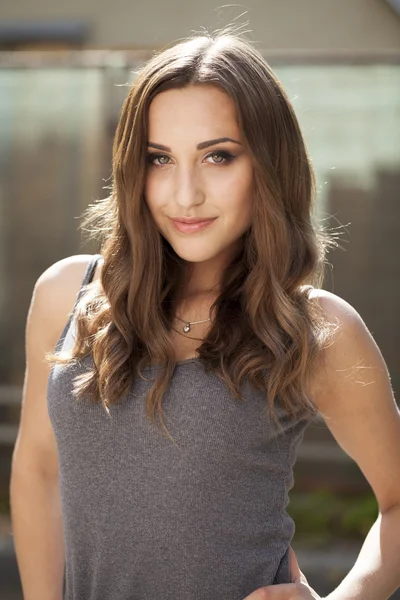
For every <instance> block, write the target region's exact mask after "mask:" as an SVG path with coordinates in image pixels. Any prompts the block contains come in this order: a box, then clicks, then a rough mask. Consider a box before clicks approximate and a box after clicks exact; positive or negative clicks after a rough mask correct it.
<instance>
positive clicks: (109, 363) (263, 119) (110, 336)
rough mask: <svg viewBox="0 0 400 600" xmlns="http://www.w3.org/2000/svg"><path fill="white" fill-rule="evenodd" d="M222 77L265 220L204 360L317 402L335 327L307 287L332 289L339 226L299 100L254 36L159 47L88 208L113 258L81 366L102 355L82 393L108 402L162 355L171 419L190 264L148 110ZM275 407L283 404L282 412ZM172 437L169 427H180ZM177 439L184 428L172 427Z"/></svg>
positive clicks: (158, 401)
mask: <svg viewBox="0 0 400 600" xmlns="http://www.w3.org/2000/svg"><path fill="white" fill-rule="evenodd" d="M203 84H206V85H210V84H211V85H213V86H216V87H218V88H219V89H220V90H222V91H223V92H225V93H226V94H228V96H230V98H231V99H232V100H233V102H234V104H235V107H236V111H237V119H238V122H239V126H240V129H241V132H242V136H243V141H244V145H245V147H247V150H248V151H249V153H250V156H251V158H252V161H253V166H254V184H255V185H254V218H253V221H252V224H251V227H250V228H249V230H248V231H246V233H245V234H244V235H243V239H242V244H241V248H240V251H239V252H238V254H237V255H236V256H235V258H234V259H233V260H232V263H231V264H230V265H229V267H228V268H227V269H226V270H225V271H224V273H223V276H222V282H221V290H222V291H221V293H220V295H219V296H218V298H217V299H216V300H215V302H214V304H213V306H212V309H213V310H215V313H214V314H215V320H214V322H213V324H212V326H211V327H210V329H209V331H208V334H207V336H206V337H205V339H204V340H203V341H202V344H201V345H200V346H199V348H198V351H197V353H198V356H199V360H200V361H201V363H202V364H203V366H204V367H205V369H206V370H211V371H213V372H214V373H216V374H217V375H218V376H219V377H220V378H222V379H223V381H225V383H226V385H227V386H228V388H229V390H230V391H231V393H232V395H233V397H234V398H236V399H241V394H240V391H239V387H240V385H241V383H242V382H243V380H244V378H245V377H247V378H248V380H249V382H250V383H251V384H252V385H254V386H255V387H256V388H258V389H261V390H265V393H266V399H268V401H266V410H267V413H268V412H269V411H268V409H270V408H272V409H273V408H274V406H275V403H276V402H277V401H278V399H279V402H280V403H281V405H282V406H283V407H284V408H285V409H286V410H287V412H288V413H289V415H291V416H295V415H297V414H299V413H303V412H310V413H312V412H313V411H314V412H315V409H314V406H313V404H312V402H311V400H310V397H309V394H308V383H309V377H310V374H311V372H312V371H313V370H314V369H315V365H316V361H317V359H318V358H319V357H320V356H321V350H322V349H323V348H324V347H325V346H326V345H328V344H329V343H330V341H331V339H332V336H333V333H334V328H333V327H332V324H330V323H328V322H327V319H326V318H325V317H324V315H323V314H322V311H321V309H320V308H319V307H318V305H317V303H316V302H314V301H311V300H310V299H309V298H308V296H307V292H308V289H309V287H310V286H314V287H321V286H322V282H323V275H324V264H325V255H326V251H327V248H328V246H329V245H337V244H336V242H334V241H333V236H331V234H328V232H327V231H325V230H324V229H323V228H322V226H321V225H317V224H316V223H315V222H313V208H314V203H315V176H314V172H313V168H312V165H311V162H310V159H309V157H308V154H307V150H306V147H305V144H304V141H303V137H302V134H301V131H300V127H299V124H298V121H297V118H296V116H295V113H294V110H293V107H292V106H291V103H290V101H289V99H288V97H287V95H286V93H285V91H284V89H283V87H282V85H281V83H280V82H279V80H278V78H277V77H276V75H275V74H274V73H273V71H272V70H271V68H270V66H269V65H268V63H267V62H266V61H265V59H264V58H263V56H262V55H261V54H260V53H259V52H258V50H257V49H256V48H255V47H254V46H253V44H252V43H251V42H250V41H248V40H246V39H243V38H242V37H241V36H240V35H238V34H235V33H234V32H232V31H229V28H228V29H225V30H223V31H219V32H218V33H216V34H208V33H207V34H204V35H195V36H192V37H190V38H187V39H185V40H184V41H181V42H179V43H177V44H175V45H174V46H172V47H169V48H167V49H166V50H163V51H161V52H159V53H158V54H156V55H154V56H153V58H151V59H150V61H149V62H147V63H146V64H145V65H144V66H143V67H142V68H141V69H140V70H139V71H138V72H137V76H136V79H135V80H134V82H133V84H132V85H131V87H130V90H129V93H128V96H127V98H126V100H125V102H124V104H123V107H122V112H121V115H120V119H119V123H118V127H117V130H116V134H115V138H114V144H113V178H112V185H111V194H110V195H109V196H108V197H107V198H105V199H103V200H99V201H97V202H95V203H94V204H92V205H91V206H89V209H88V210H87V211H86V214H85V220H84V223H83V225H84V227H86V229H88V228H89V229H90V231H91V237H94V236H96V237H100V240H101V249H100V251H101V254H102V255H103V257H104V264H103V268H102V272H101V277H100V279H99V281H96V282H93V283H92V284H90V285H89V286H88V289H87V293H85V294H84V295H83V297H82V300H81V302H80V303H79V304H78V306H77V311H76V324H77V335H76V342H75V344H74V347H73V349H72V350H71V352H70V353H69V354H68V355H66V354H61V353H58V354H55V353H53V354H49V357H48V358H49V360H50V361H54V362H59V363H63V364H66V363H71V362H74V361H77V360H79V359H81V358H82V357H84V356H86V355H89V354H91V355H92V356H93V368H91V369H89V370H88V371H87V372H85V373H83V374H81V375H79V376H77V377H76V378H75V381H74V393H75V395H76V396H77V397H82V396H84V395H85V396H87V397H89V398H91V399H92V400H93V401H95V402H101V403H102V405H103V406H104V408H105V409H106V410H107V411H108V406H109V405H111V404H113V403H116V402H118V400H119V399H121V397H122V396H123V395H124V394H125V393H126V392H127V390H128V389H129V386H130V384H131V379H132V377H133V376H134V375H135V374H139V375H140V376H141V377H143V374H142V370H141V369H142V368H143V366H144V365H145V364H147V363H148V362H151V361H153V360H154V359H156V360H158V361H159V364H160V366H161V367H162V368H161V369H160V370H159V374H158V377H157V378H156V380H155V381H154V383H153V386H152V387H151V389H150V391H149V394H148V396H147V398H146V413H147V415H148V417H150V418H151V419H152V420H153V421H154V422H156V419H155V416H156V415H155V412H156V409H157V413H158V416H159V417H160V420H161V423H162V426H163V428H164V430H165V431H166V432H167V434H168V431H167V429H166V427H165V424H164V421H163V418H162V398H163V395H164V392H165V391H166V389H167V387H168V384H169V381H170V378H171V376H172V375H173V372H174V368H175V358H174V350H173V347H172V344H171V342H170V341H169V332H170V330H171V324H172V320H173V316H174V315H173V310H172V308H171V307H172V302H171V300H172V299H173V298H175V295H176V292H177V290H178V289H179V288H180V286H181V284H182V281H183V275H184V270H185V269H186V268H188V265H187V264H185V261H184V260H183V259H181V258H180V257H179V256H178V255H177V254H176V253H175V252H174V250H173V249H172V248H171V246H170V245H169V244H168V243H167V242H166V240H165V239H164V238H163V237H162V236H161V234H160V233H159V231H158V230H157V228H156V226H155V224H154V222H153V219H152V217H151V214H150V211H149V209H148V207H147V204H146V202H145V199H144V184H145V177H146V154H147V142H148V137H147V132H148V111H149V105H150V103H151V101H152V100H153V98H154V97H155V96H156V95H157V94H159V93H161V92H163V91H165V90H169V89H171V88H183V87H185V86H189V85H203ZM272 412H274V411H273V410H272ZM168 436H169V434H168ZM169 437H170V436H169Z"/></svg>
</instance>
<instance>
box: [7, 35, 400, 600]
mask: <svg viewBox="0 0 400 600" xmlns="http://www.w3.org/2000/svg"><path fill="white" fill-rule="evenodd" d="M314 199H315V186H314V175H313V171H312V167H311V164H310V160H309V158H308V156H307V152H306V148H305V145H304V141H303V139H302V135H301V132H300V129H299V125H298V122H297V120H296V117H295V114H294V111H293V108H292V106H291V104H290V102H289V100H288V98H287V96H286V94H285V92H284V90H283V89H282V86H281V84H280V83H279V81H278V79H277V78H276V76H275V75H274V73H273V72H272V71H271V69H270V67H269V66H268V64H267V63H266V62H265V60H264V59H263V58H262V56H261V55H260V54H259V53H258V51H257V50H256V49H255V48H254V47H253V46H252V44H251V43H249V42H248V41H246V40H245V39H243V38H241V37H240V36H238V35H236V34H234V33H232V32H230V31H229V30H227V31H223V32H220V33H219V34H217V35H208V34H207V35H204V36H196V37H193V38H189V39H188V40H185V41H184V42H180V43H178V44H176V45H175V46H173V47H171V48H169V49H167V50H164V51H163V52H161V53H159V54H158V55H156V56H154V57H153V58H152V59H151V60H150V61H149V62H148V63H147V64H146V65H144V67H143V68H142V69H141V70H140V72H139V73H138V74H137V78H136V80H135V81H134V83H133V85H132V87H131V89H130V91H129V94H128V97H127V99H126V101H125V103H124V106H123V109H122V113H121V117H120V121H119V124H118V128H117V131H116V136H115V141H114V148H113V186H112V193H111V195H110V196H109V198H107V199H106V200H104V201H101V202H98V203H96V204H95V205H93V206H92V207H91V208H90V210H89V216H88V218H87V219H86V224H88V223H90V224H91V226H92V227H93V228H94V230H95V232H97V233H100V234H102V236H103V237H102V244H101V251H100V253H99V254H98V255H95V256H87V255H79V256H72V257H69V258H66V259H64V260H61V261H59V262H57V263H56V264H54V265H53V266H51V267H50V268H49V269H47V270H46V271H45V272H44V273H43V274H42V275H41V276H40V277H39V279H38V282H37V284H36V286H35V290H34V293H33V297H32V303H31V307H30V311H29V315H28V323H27V367H26V378H25V385H24V402H23V410H22V416H21V425H20V431H19V435H18V440H17V443H16V447H15V451H14V457H13V470H12V481H11V503H12V517H13V530H14V538H15V546H16V552H17V558H18V564H19V568H20V573H21V580H22V585H23V589H24V594H25V600H36V599H40V600H60V599H61V598H64V599H68V600H154V599H155V598H162V599H163V600H228V599H229V600H244V598H247V600H261V599H262V598H271V599H272V598H273V599H278V598H279V599H282V600H283V599H291V600H295V599H300V598H301V599H304V600H306V599H310V598H319V596H318V594H317V592H316V591H313V590H312V589H311V588H310V586H309V585H308V583H307V580H306V578H305V577H304V575H303V574H302V573H301V572H300V571H299V568H298V565H297V562H296V558H295V556H294V554H293V552H292V551H291V548H290V543H291V540H292V536H293V532H294V523H293V521H292V520H291V519H290V517H289V516H288V514H287V513H286V506H287V503H288V491H289V489H290V487H291V486H292V483H293V474H292V469H293V464H294V462H295V456H296V449H297V446H298V444H299V442H300V440H301V437H302V435H303V432H304V429H305V427H306V426H307V424H308V423H309V421H310V419H312V418H313V417H314V416H315V415H316V414H321V415H323V417H324V419H325V420H326V423H327V425H328V427H329V428H330V430H331V431H332V433H333V434H334V436H335V437H336V439H337V441H338V443H339V444H340V445H341V446H342V448H344V450H345V451H346V452H347V453H348V454H349V455H350V456H351V457H352V458H353V459H354V460H355V461H356V462H357V463H358V465H359V466H360V468H361V470H362V471H363V473H364V474H365V476H366V477H367V479H368V481H369V482H370V484H371V486H372V488H373V490H374V492H375V494H376V498H377V501H378V504H379V511H380V512H379V517H378V519H377V521H376V523H375V524H374V526H373V527H372V529H371V531H370V533H369V534H368V536H367V539H366V541H365V544H364V545H363V548H362V550H361V552H360V555H359V558H358V560H357V562H356V564H355V566H354V568H353V569H352V570H351V572H350V573H349V575H348V576H347V577H346V578H345V579H344V581H343V582H342V583H341V585H340V586H339V587H338V588H337V589H336V590H335V591H334V592H333V593H332V594H331V595H330V596H329V600H350V599H351V600H383V599H384V598H388V596H389V595H390V594H391V593H392V592H393V591H394V590H395V589H396V588H397V586H398V585H400V568H399V567H400V535H399V533H400V485H399V482H400V419H399V412H398V410H397V407H396V404H395V401H394V397H393V392H392V390H391V386H390V380H389V376H388V373H387V369H386V366H385V362H384V360H383V358H382V356H381V353H380V351H379V349H378V348H377V346H376V344H375V342H374V340H373V338H372V336H371V334H370V333H369V331H368V329H367V328H366V326H365V324H364V322H363V321H362V318H361V317H360V315H359V314H358V313H357V311H356V310H355V309H354V308H353V307H352V306H350V305H349V304H348V303H347V302H346V301H345V300H343V299H341V298H339V297H338V296H336V295H334V294H331V293H329V292H327V291H324V290H323V289H321V287H320V286H321V284H322V276H323V266H324V256H325V251H326V248H327V246H328V245H329V244H330V243H333V242H332V240H330V239H329V237H328V235H327V234H326V233H324V232H323V230H322V229H320V228H317V226H316V225H315V224H314V223H313V220H312V209H313V205H314ZM195 222H197V224H195ZM94 224H95V225H94ZM382 302H384V297H383V299H382ZM53 351H55V352H54V354H52V352H53ZM46 357H47V358H48V360H47V361H46V360H45V358H46ZM64 568H65V572H64ZM63 587H64V589H63Z"/></svg>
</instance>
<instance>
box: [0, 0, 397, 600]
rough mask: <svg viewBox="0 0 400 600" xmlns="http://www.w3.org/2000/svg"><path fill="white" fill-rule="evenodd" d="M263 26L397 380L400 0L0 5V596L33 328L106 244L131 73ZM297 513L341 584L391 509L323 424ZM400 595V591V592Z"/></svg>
mask: <svg viewBox="0 0 400 600" xmlns="http://www.w3.org/2000/svg"><path fill="white" fill-rule="evenodd" d="M230 22H235V23H237V24H238V25H239V24H240V23H245V24H246V22H248V24H247V25H246V26H244V27H243V29H245V30H249V33H248V34H247V37H249V38H250V39H251V40H253V41H254V42H256V45H257V47H258V49H259V50H260V51H261V52H262V53H263V55H264V56H265V58H266V59H267V60H268V62H269V63H270V64H271V66H272V67H273V69H274V70H275V71H276V73H277V75H278V77H279V78H280V79H281V81H282V82H283V84H284V86H285V88H286V90H287V91H288V93H289V96H290V98H291V100H292V102H293V105H294V108H295V110H296V112H297V115H298V118H299V121H300V125H301V127H302V130H303V134H304V137H305V140H306V143H307V145H308V148H309V151H310V154H311V157H312V160H313V163H314V167H315V170H316V174H317V181H318V204H317V215H316V216H317V218H318V219H321V220H323V221H324V223H325V224H328V225H329V226H330V227H331V228H339V229H338V231H340V232H341V234H340V245H341V248H339V249H336V250H335V251H332V252H331V253H330V254H329V265H328V266H327V269H326V277H325V283H324V287H325V289H328V290H330V291H332V292H334V293H336V294H338V295H339V296H341V297H343V298H344V299H345V300H347V301H348V302H350V303H351V304H352V305H353V306H354V307H355V308H356V309H357V310H358V311H359V313H360V314H361V316H362V317H363V319H364V321H365V322H366V324H367V326H368V327H369V329H370V330H371V332H372V334H373V336H374V338H375V340H376V342H377V343H378V345H379V346H380V348H381V350H382V353H383V355H384V358H385V360H386V363H387V365H388V368H389V371H390V374H391V378H392V384H393V387H394V390H395V393H397V396H398V391H399V389H400V369H399V364H400V361H399V358H400V350H399V347H400V345H399V324H400V313H399V306H400V278H399V267H398V258H399V239H400V227H399V223H400V201H399V187H400V0H350V1H349V0H247V1H246V4H245V5H239V4H236V5H232V6H230V5H226V6H225V7H219V5H218V4H217V3H216V2H215V0H202V2H201V3H191V2H186V1H183V0H169V2H160V1H158V0H154V1H153V2H151V3H142V2H136V1H134V0H131V1H127V0H114V1H113V2H111V1H110V0H108V1H107V0H97V1H96V2H95V1H94V0H69V2H67V3H61V2H50V1H49V0H36V1H35V2H34V3H32V2H30V1H29V0H19V1H18V2H7V3H4V2H3V3H2V4H1V7H0V597H1V599H2V600H17V599H18V600H22V594H21V590H20V584H19V578H18V570H17V565H16V561H15V554H14V547H13V537H12V530H11V523H10V518H9V487H8V486H9V477H10V465H11V456H12V451H13V446H14V443H15V439H16V434H17V428H18V422H19V415H20V406H21V393H22V384H23V376H24V366H25V365H24V361H25V347H24V330H25V323H26V316H27V311H28V307H29V302H30V298H31V294H32V290H33V286H34V284H35V281H36V279H37V278H38V277H39V275H40V274H41V273H42V272H43V271H44V270H45V269H46V268H47V267H48V266H49V265H50V264H52V263H53V262H55V261H57V260H59V259H61V258H63V257H66V256H69V255H72V254H80V253H92V252H96V251H97V247H95V246H94V245H93V244H92V243H84V241H83V240H82V238H81V234H80V232H78V225H79V223H80V221H79V216H80V215H81V214H82V212H83V210H84V209H85V208H86V206H87V205H88V204H89V203H91V202H93V201H94V200H95V199H97V198H102V197H105V196H106V195H107V190H105V189H104V188H105V186H107V185H109V183H110V175H111V146H112V140H113V135H114V132H115V128H116V124H117V122H118V118H119V113H120V110H121V106H122V102H123V100H124V98H125V97H126V95H127V93H128V87H127V86H129V84H130V83H132V82H133V80H134V73H133V71H134V70H135V69H136V68H137V67H138V66H139V65H140V64H142V63H143V61H145V60H147V59H148V58H150V57H151V55H152V53H153V51H154V50H157V49H159V48H163V47H165V45H167V44H170V43H172V42H174V41H177V40H179V39H180V38H183V37H185V36H187V35H189V34H190V33H191V32H192V31H198V32H201V30H202V28H204V29H206V30H209V31H212V30H215V29H217V28H219V27H222V26H224V25H226V24H228V23H230ZM289 512H290V514H291V515H292V516H293V518H294V519H295V521H296V534H295V538H294V543H293V546H294V548H295V550H296V553H297V555H298V560H299V563H300V567H301V568H302V570H303V571H304V572H305V574H306V576H307V577H308V579H309V582H310V584H311V585H313V586H314V587H315V589H316V590H317V591H318V592H319V594H326V593H328V592H329V591H331V590H332V589H333V588H334V587H335V585H337V584H338V583H339V581H340V580H341V579H342V578H343V576H344V575H345V574H346V573H347V572H348V570H349V569H350V568H351V567H352V565H353V563H354V560H355V558H356V556H357V554H358V552H359V550H360V547H361V544H362V541H363V539H364V537H365V535H366V533H367V532H368V530H369V528H370V526H371V525H372V523H373V521H374V520H375V518H376V516H377V506H376V502H375V499H374V497H373V495H372V493H371V490H370V488H369V486H368V484H367V482H366V481H365V479H364V478H363V476H362V474H361V472H360V471H359V469H358V467H357V466H356V465H355V464H354V463H353V462H352V461H351V460H350V459H349V458H348V457H347V456H346V455H345V454H344V453H343V452H342V451H341V449H340V448H339V447H338V445H337V444H336V443H335V441H334V440H333V439H332V437H331V436H330V434H329V432H328V430H327V429H326V427H325V426H324V424H323V422H316V423H315V424H313V425H312V426H310V427H309V429H308V430H307V432H306V435H305V438H304V442H303V444H302V446H301V447H300V452H299V456H298V462H297V464H296V468H295V485H294V488H293V490H292V493H291V502H290V506H289ZM393 598H400V595H395V596H393Z"/></svg>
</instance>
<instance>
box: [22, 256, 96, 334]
mask: <svg viewBox="0 0 400 600" xmlns="http://www.w3.org/2000/svg"><path fill="white" fill-rule="evenodd" d="M93 257H94V256H93V255H92V254H77V255H73V256H68V257H66V258H63V259H61V260H58V261H56V262H55V263H53V264H51V265H50V266H49V267H47V269H46V270H45V271H43V273H42V274H41V275H40V276H39V278H38V279H37V281H36V284H35V288H34V292H33V299H32V305H33V306H34V308H35V310H34V312H35V314H36V315H37V318H38V319H40V321H41V326H42V331H43V334H44V335H45V337H46V338H47V340H48V344H49V345H50V346H52V345H54V343H55V342H54V341H57V339H58V338H59V335H60V334H61V331H62V330H63V328H64V326H65V323H66V321H67V319H68V316H69V314H70V313H71V311H72V310H73V308H74V305H75V302H76V299H77V296H78V294H79V290H80V289H81V287H82V282H83V279H84V276H85V273H86V270H87V268H88V265H89V263H90V262H91V261H92V259H93ZM99 262H100V263H101V260H100V261H99ZM98 271H99V267H97V268H96V273H95V275H94V279H98V276H99V273H98Z"/></svg>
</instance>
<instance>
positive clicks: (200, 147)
mask: <svg viewBox="0 0 400 600" xmlns="http://www.w3.org/2000/svg"><path fill="white" fill-rule="evenodd" d="M222 142H233V143H234V144H239V146H241V145H242V144H241V143H240V142H238V141H237V140H233V139H232V138H228V137H223V138H217V139H215V140H207V141H206V142H201V143H200V144H197V146H196V148H197V150H204V148H208V146H214V144H221V143H222ZM147 145H148V146H151V147H152V148H157V149H158V150H165V151H166V152H172V150H171V148H168V146H163V145H162V144H155V143H154V142H149V143H148V144H147Z"/></svg>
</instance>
